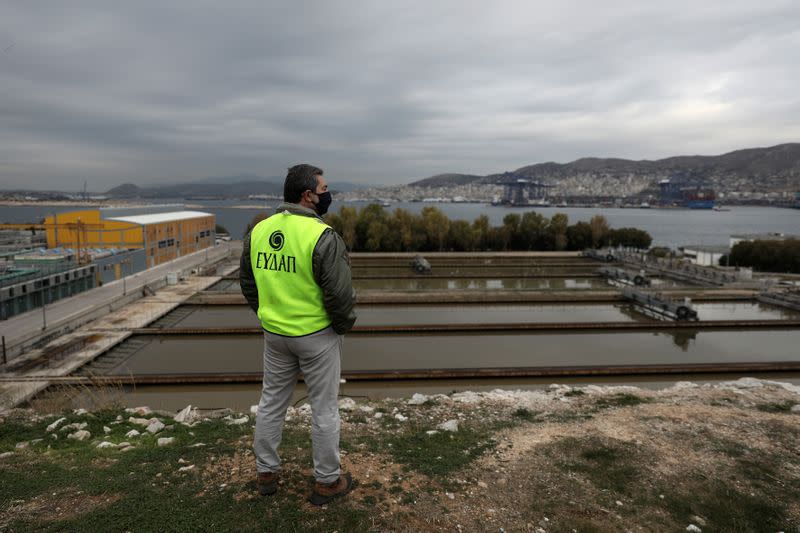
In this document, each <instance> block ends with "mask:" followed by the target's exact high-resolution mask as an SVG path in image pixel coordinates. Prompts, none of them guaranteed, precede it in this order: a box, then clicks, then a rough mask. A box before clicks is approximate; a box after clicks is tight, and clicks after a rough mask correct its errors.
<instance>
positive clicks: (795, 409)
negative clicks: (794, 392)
mask: <svg viewBox="0 0 800 533" xmlns="http://www.w3.org/2000/svg"><path fill="white" fill-rule="evenodd" d="M789 411H791V412H792V413H800V403H798V404H796V405H793V406H792V408H791V409H789Z"/></svg>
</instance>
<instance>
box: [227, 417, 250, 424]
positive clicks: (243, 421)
mask: <svg viewBox="0 0 800 533" xmlns="http://www.w3.org/2000/svg"><path fill="white" fill-rule="evenodd" d="M249 420H250V418H249V417H247V416H243V417H242V418H232V419H230V420H228V421H227V422H226V423H227V424H228V425H229V426H241V425H242V424H247V422H248V421H249Z"/></svg>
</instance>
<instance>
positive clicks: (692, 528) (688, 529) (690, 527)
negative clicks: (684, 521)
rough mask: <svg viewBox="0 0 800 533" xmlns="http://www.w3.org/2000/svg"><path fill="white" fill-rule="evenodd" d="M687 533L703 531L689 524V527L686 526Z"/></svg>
mask: <svg viewBox="0 0 800 533" xmlns="http://www.w3.org/2000/svg"><path fill="white" fill-rule="evenodd" d="M686 531H692V532H693V533H700V531H703V530H702V529H700V528H699V527H697V526H696V525H694V524H689V525H688V526H686Z"/></svg>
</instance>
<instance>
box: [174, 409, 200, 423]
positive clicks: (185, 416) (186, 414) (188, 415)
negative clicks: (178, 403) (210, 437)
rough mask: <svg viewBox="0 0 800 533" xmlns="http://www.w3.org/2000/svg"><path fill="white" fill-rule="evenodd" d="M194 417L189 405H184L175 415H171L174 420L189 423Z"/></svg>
mask: <svg viewBox="0 0 800 533" xmlns="http://www.w3.org/2000/svg"><path fill="white" fill-rule="evenodd" d="M194 418H195V415H194V413H193V412H192V406H191V405H187V406H186V407H184V408H183V409H181V411H180V412H179V413H178V414H177V415H175V416H174V417H173V420H175V422H186V423H190V422H192V420H194Z"/></svg>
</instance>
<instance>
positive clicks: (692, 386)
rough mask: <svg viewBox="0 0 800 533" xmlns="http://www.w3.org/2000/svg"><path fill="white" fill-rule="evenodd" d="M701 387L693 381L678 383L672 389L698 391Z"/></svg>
mask: <svg viewBox="0 0 800 533" xmlns="http://www.w3.org/2000/svg"><path fill="white" fill-rule="evenodd" d="M699 386H700V385H698V384H697V383H692V382H691V381H678V382H677V383H675V384H674V385H673V386H672V387H670V388H672V389H675V390H683V389H696V388H698V387H699Z"/></svg>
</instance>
